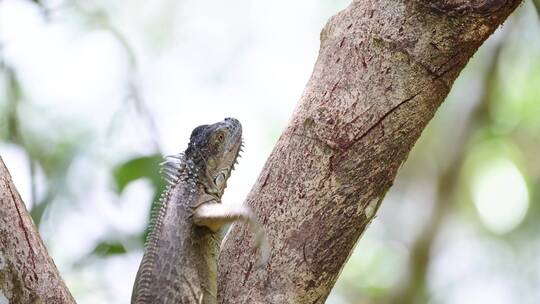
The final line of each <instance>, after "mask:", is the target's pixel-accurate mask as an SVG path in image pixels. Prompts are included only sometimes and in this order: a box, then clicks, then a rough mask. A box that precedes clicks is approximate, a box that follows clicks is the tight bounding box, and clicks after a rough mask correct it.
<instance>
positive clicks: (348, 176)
mask: <svg viewBox="0 0 540 304" xmlns="http://www.w3.org/2000/svg"><path fill="white" fill-rule="evenodd" d="M519 3H520V1H518V0H476V1H466V0H438V1H420V0H417V1H407V0H379V1H373V0H358V1H354V2H353V3H352V4H351V5H350V6H349V7H348V8H347V9H345V10H343V11H342V12H340V13H338V14H337V15H335V16H334V17H332V18H331V19H330V20H329V22H328V23H327V24H326V26H325V27H324V29H323V31H322V33H321V48H320V52H319V57H318V59H317V62H316V64H315V68H314V71H313V74H312V76H311V79H310V80H309V82H308V84H307V87H306V88H305V91H304V94H303V96H302V98H301V99H300V101H299V103H298V105H297V107H296V109H295V111H294V113H293V116H292V118H291V120H290V122H289V124H288V126H287V127H286V129H285V131H284V132H283V134H282V135H281V137H280V139H279V140H278V143H277V145H276V147H275V148H274V150H273V152H272V154H271V155H270V157H269V159H268V161H267V163H266V165H265V167H264V168H263V171H262V172H261V174H260V176H259V178H258V180H257V182H256V184H255V185H254V187H253V189H252V191H251V193H250V194H249V196H248V197H247V199H246V201H247V204H249V205H250V206H251V207H252V208H253V209H254V210H256V213H257V214H258V217H259V220H260V221H261V222H262V223H263V225H264V227H265V228H266V231H267V232H268V235H269V238H270V242H271V245H272V248H273V252H272V257H271V259H270V261H269V264H268V265H267V266H266V267H265V268H261V269H255V268H254V260H255V256H254V253H253V252H252V250H250V248H251V247H252V242H251V240H250V239H249V238H246V235H247V229H246V228H245V227H243V226H238V225H237V226H235V227H233V229H232V230H231V232H230V233H229V234H228V236H227V237H226V240H225V243H224V246H223V251H222V253H221V257H220V272H219V282H218V284H219V295H218V297H219V300H220V303H324V301H325V299H326V298H327V296H328V294H329V293H330V291H331V289H332V287H333V285H334V283H335V282H336V279H337V277H338V275H339V272H340V271H341V269H342V268H343V265H344V263H345V262H346V261H347V259H348V257H349V255H350V253H351V251H352V250H353V248H354V245H355V244H356V242H357V241H358V239H359V237H360V236H361V234H362V232H363V231H364V230H365V229H366V227H367V226H368V224H369V223H370V221H371V220H372V219H373V217H374V216H375V213H376V211H377V209H378V208H379V205H380V203H381V201H382V199H383V197H384V195H385V194H386V192H387V191H388V189H389V188H390V186H391V185H392V183H393V181H394V178H395V176H396V173H397V170H398V168H399V167H400V166H401V164H402V163H403V162H404V161H405V159H406V157H407V155H408V153H409V151H410V150H411V148H412V146H413V145H414V143H415V142H416V140H417V139H418V137H419V136H420V134H421V132H422V130H423V129H424V128H425V126H426V124H427V123H428V122H429V120H430V119H431V118H432V117H433V115H434V114H435V111H436V109H437V108H438V107H439V105H440V104H441V103H442V101H443V100H444V98H445V97H446V95H447V94H448V92H449V90H450V87H451V86H452V84H453V82H454V80H455V78H456V77H457V76H458V74H459V72H460V71H461V70H462V69H463V67H464V66H465V64H466V63H467V61H468V60H469V58H471V56H472V55H473V54H474V53H475V51H476V50H477V48H478V47H479V46H480V45H481V44H482V43H483V42H484V40H485V39H486V38H487V37H488V36H489V35H490V34H491V33H493V31H494V30H495V29H496V28H497V27H498V26H499V25H500V24H501V23H502V22H503V21H504V20H505V19H506V17H507V16H508V15H509V14H510V13H511V12H512V11H513V10H514V9H515V8H516V7H517V6H518V4H519ZM449 148H450V149H451V147H449Z"/></svg>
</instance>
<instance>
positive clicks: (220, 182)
mask: <svg viewBox="0 0 540 304" xmlns="http://www.w3.org/2000/svg"><path fill="white" fill-rule="evenodd" d="M214 184H216V186H217V187H219V188H222V187H224V186H225V173H223V172H221V173H219V174H218V175H217V176H216V177H215V178H214Z"/></svg>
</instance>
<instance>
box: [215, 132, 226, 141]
mask: <svg viewBox="0 0 540 304" xmlns="http://www.w3.org/2000/svg"><path fill="white" fill-rule="evenodd" d="M224 138H225V137H224V136H223V133H219V134H218V135H217V136H216V142H218V143H220V142H222V141H223V139H224Z"/></svg>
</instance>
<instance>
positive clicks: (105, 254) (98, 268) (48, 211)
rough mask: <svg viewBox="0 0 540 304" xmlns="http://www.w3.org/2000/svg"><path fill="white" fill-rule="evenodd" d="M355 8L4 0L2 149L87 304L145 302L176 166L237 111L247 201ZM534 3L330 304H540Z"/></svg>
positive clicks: (444, 110)
mask: <svg viewBox="0 0 540 304" xmlns="http://www.w3.org/2000/svg"><path fill="white" fill-rule="evenodd" d="M348 2H349V1H345V0H339V1H337V0H336V1H334V0H295V1H285V0H275V1H247V0H231V1H210V0H154V1H145V0H124V1H107V0H84V1H83V0H80V1H68V0H66V1H61V0H58V1H54V0H51V1H29V0H1V1H0V79H1V80H0V94H1V95H0V140H1V141H0V155H1V156H2V158H3V159H4V161H5V163H6V164H7V166H8V168H9V169H10V171H11V174H12V175H13V179H14V181H15V184H16V186H17V188H18V190H19V191H20V192H21V195H22V197H23V199H24V201H25V203H26V205H27V207H28V209H29V210H30V212H31V214H32V217H33V219H34V221H35V223H36V225H38V227H39V230H40V232H41V236H42V237H43V239H44V241H45V244H46V245H47V247H48V249H49V252H50V254H51V255H52V257H53V258H54V260H55V262H56V264H57V266H58V268H59V269H60V272H61V273H62V275H63V277H64V279H65V280H66V282H67V285H68V286H69V288H70V290H71V291H72V293H73V294H74V296H75V298H76V299H77V301H78V302H79V303H128V302H129V297H130V294H131V287H132V284H133V280H134V277H135V273H136V270H137V268H138V263H139V261H140V259H141V257H142V247H143V243H144V237H145V227H146V225H147V222H148V217H149V210H150V208H151V204H152V202H153V201H155V199H156V196H158V195H159V192H160V191H161V190H162V188H163V182H162V181H161V180H160V178H159V175H158V173H157V171H158V169H157V164H158V163H159V162H160V159H161V155H163V154H174V153H178V152H180V151H182V150H184V149H185V147H186V144H187V141H188V136H189V133H190V132H191V130H192V129H193V128H194V127H195V126H197V125H199V124H203V123H211V122H215V121H218V120H221V119H223V118H224V117H227V116H233V117H236V118H238V119H240V121H241V122H242V123H243V125H244V139H245V142H246V145H247V147H246V152H245V153H244V157H243V158H242V159H241V161H240V165H239V166H238V167H237V170H236V171H235V173H234V175H233V176H232V178H231V180H230V182H229V187H228V189H227V192H226V194H225V196H224V201H225V203H229V204H235V203H236V204H238V203H241V202H242V201H243V199H244V197H245V196H246V194H247V193H248V191H249V190H250V188H251V186H252V185H253V183H254V181H255V179H256V178H257V176H258V173H259V171H260V170H261V168H262V166H263V164H264V162H265V159H266V157H267V156H268V155H269V153H270V151H271V149H272V147H273V145H274V144H275V142H276V140H277V138H278V136H279V134H280V133H281V131H282V130H283V129H284V127H285V125H286V123H287V120H288V119H289V117H290V115H291V113H292V110H293V108H294V106H295V104H296V102H297V101H298V99H299V97H300V96H301V93H302V90H303V87H304V85H305V83H306V82H307V80H308V78H309V76H310V74H311V70H312V68H313V64H314V62H315V60H316V56H317V52H318V47H319V40H318V39H319V32H320V30H321V28H322V27H323V25H324V23H325V21H326V20H327V19H328V18H329V17H330V16H331V15H333V14H335V13H336V12H338V11H339V10H340V9H342V8H344V7H345V6H346V5H347V4H348ZM535 4H540V3H534V2H532V1H525V3H524V4H523V5H521V6H520V8H519V9H518V10H517V11H516V12H515V13H514V14H513V15H512V16H511V17H510V19H509V20H508V21H507V22H506V23H505V25H504V26H503V27H502V28H500V29H499V30H498V31H497V33H496V34H495V35H493V36H492V37H491V38H490V39H489V40H488V41H487V42H486V43H485V44H484V46H482V48H481V49H480V50H479V52H478V53H477V54H476V55H475V57H474V58H473V59H472V60H471V61H470V63H469V65H468V66H467V68H466V69H465V70H464V71H463V73H462V74H461V76H460V77H459V79H458V80H457V81H456V84H455V85H454V87H453V89H452V92H451V94H450V95H449V96H448V98H447V100H446V101H445V103H444V104H443V105H442V106H441V108H440V109H439V111H438V113H437V115H436V116H435V118H434V119H433V121H432V122H431V123H430V125H429V126H428V128H427V129H426V130H425V131H424V133H423V135H422V137H421V139H420V140H419V141H418V143H417V144H416V146H415V148H414V149H413V151H412V153H411V155H410V157H409V160H408V161H407V163H406V164H405V166H404V167H403V168H402V169H401V171H400V173H399V177H398V179H397V181H396V182H395V185H394V186H393V187H392V189H391V191H390V192H389V193H388V195H387V197H386V199H385V201H384V203H383V204H382V207H381V209H380V211H379V213H378V216H377V218H376V219H375V220H374V221H373V223H372V224H371V226H370V227H369V229H368V230H367V231H366V232H365V234H364V236H363V238H362V239H361V241H360V242H359V243H358V246H357V248H356V250H355V252H354V253H353V255H352V256H351V258H350V260H349V262H348V263H347V265H346V266H345V268H344V270H343V272H342V274H341V276H340V278H339V280H338V282H337V284H336V287H335V289H334V290H333V292H332V294H331V296H330V297H329V299H328V301H327V302H328V303H331V304H332V303H333V304H338V303H339V304H342V303H355V304H356V303H460V304H463V303H491V304H493V303H495V304H497V303H540V221H539V219H540V23H539V17H538V10H537V9H538V7H537V6H535Z"/></svg>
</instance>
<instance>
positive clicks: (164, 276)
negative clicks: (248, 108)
mask: <svg viewBox="0 0 540 304" xmlns="http://www.w3.org/2000/svg"><path fill="white" fill-rule="evenodd" d="M242 148H243V141H242V126H241V124H240V122H239V121H238V120H237V119H234V118H225V119H224V120H223V121H221V122H217V123H214V124H209V125H201V126H198V127H197V128H195V129H194V130H193V131H192V133H191V136H190V142H189V144H188V147H187V149H186V150H185V152H184V153H180V154H178V155H173V156H168V157H165V161H164V162H163V163H162V167H161V171H162V174H163V176H164V178H165V180H166V181H167V183H168V186H167V188H166V189H165V191H164V192H163V193H162V195H161V198H160V200H159V203H158V206H159V207H158V208H156V210H157V213H156V214H155V215H153V216H152V218H153V219H152V220H151V221H150V226H149V229H150V232H149V234H148V238H147V242H146V245H145V250H144V254H143V258H142V261H141V264H140V266H139V270H138V272H137V275H136V278H135V284H134V287H133V292H132V298H131V303H132V304H149V303H155V304H159V303H197V304H201V303H204V304H213V303H216V302H217V295H216V294H217V258H218V255H219V249H220V243H221V240H222V234H221V233H220V230H221V228H222V227H223V226H224V225H225V224H228V223H232V222H235V221H245V222H247V223H248V224H249V225H250V228H251V229H252V230H254V231H255V232H256V241H257V248H260V250H261V255H262V256H261V261H259V264H263V263H265V262H266V260H267V259H268V249H267V246H268V244H267V243H266V237H265V236H264V232H263V231H262V228H261V226H260V225H259V224H258V221H257V220H256V217H255V215H254V213H253V212H252V211H251V209H250V208H249V207H247V206H234V205H232V204H231V205H228V204H223V203H221V197H222V195H223V191H224V190H225V187H226V185H227V180H228V178H229V176H230V175H231V171H232V170H234V165H235V164H236V163H237V158H238V156H239V153H240V152H241V151H242Z"/></svg>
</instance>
